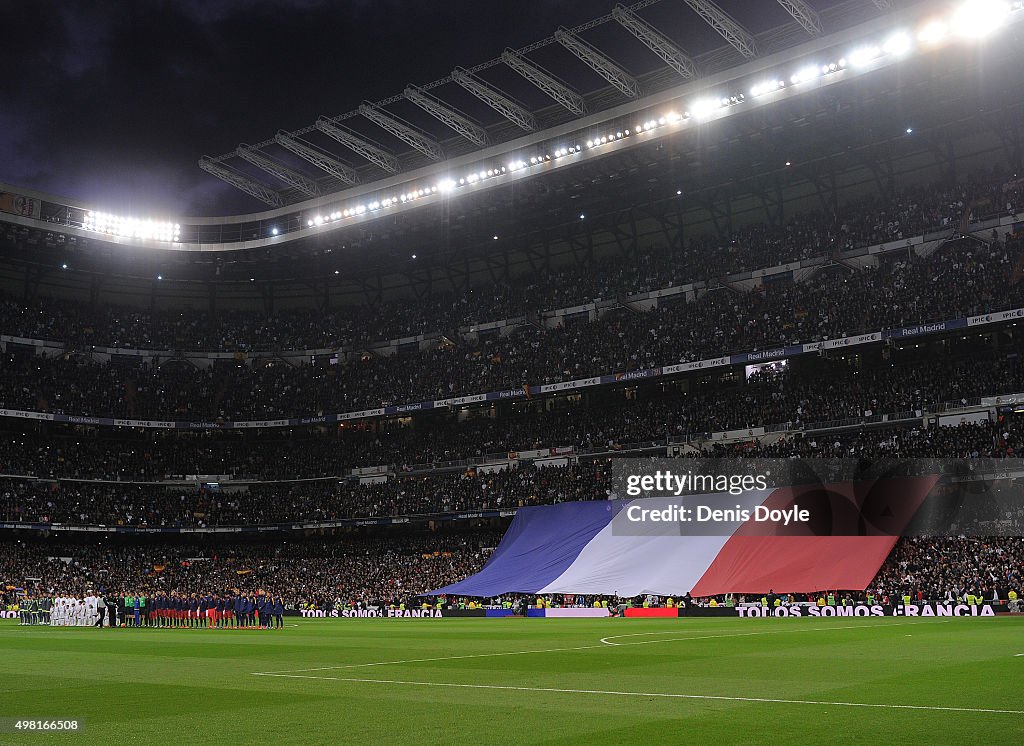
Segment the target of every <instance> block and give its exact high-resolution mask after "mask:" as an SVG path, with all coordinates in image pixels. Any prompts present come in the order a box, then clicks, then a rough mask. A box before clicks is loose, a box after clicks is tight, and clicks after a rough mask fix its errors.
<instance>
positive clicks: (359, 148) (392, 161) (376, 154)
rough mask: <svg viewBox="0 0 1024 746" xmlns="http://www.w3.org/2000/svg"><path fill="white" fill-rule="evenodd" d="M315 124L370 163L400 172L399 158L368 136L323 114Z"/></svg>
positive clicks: (391, 171)
mask: <svg viewBox="0 0 1024 746" xmlns="http://www.w3.org/2000/svg"><path fill="white" fill-rule="evenodd" d="M314 126H315V127H316V128H317V129H318V130H320V131H321V132H323V133H324V134H325V135H327V136H328V137H330V138H331V139H332V140H334V141H335V142H339V143H341V144H342V145H344V146H345V147H346V148H348V149H349V150H351V151H353V152H355V153H358V154H359V155H361V156H362V157H363V158H365V159H366V160H368V161H369V162H370V163H372V164H374V165H375V166H378V167H379V168H382V169H383V170H385V171H387V172H388V173H389V174H397V173H398V171H399V166H398V159H397V158H395V156H393V155H391V153H389V152H387V151H386V150H384V149H383V148H381V147H380V146H378V145H375V144H374V143H372V142H370V141H369V140H367V139H366V138H364V137H360V136H359V135H356V134H355V133H354V132H352V131H351V130H348V129H345V128H344V127H339V126H338V125H336V124H335V123H334V121H333V120H332V119H329V118H327V117H323V116H322V117H319V118H318V119H317V120H316V124H315V125H314Z"/></svg>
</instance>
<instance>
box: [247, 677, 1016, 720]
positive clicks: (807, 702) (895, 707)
mask: <svg viewBox="0 0 1024 746" xmlns="http://www.w3.org/2000/svg"><path fill="white" fill-rule="evenodd" d="M255 675H256V676H278V677H282V678H286V679H318V680H321V681H346V682H351V683H359V684H393V685H402V686H440V687H449V688H453V689H497V690H500V691H512V692H544V693H554V694H597V695H604V696H609V697H658V698H663V699H695V700H707V701H721V702H755V703H762V704H780V705H817V706H819V707H867V708H878V709H885V710H925V711H929V712H964V713H980V714H991V715H1024V710H996V709H989V708H983V707H943V706H939V705H896V704H881V703H877V702H830V701H828V700H816V699H774V698H768V697H726V696H721V695H715V694H677V693H674V692H620V691H615V690H608V689H562V688H556V687H542V686H503V685H501V684H454V683H448V682H443V681H405V680H402V679H357V678H346V677H339V676H303V675H299V674H288V673H257V674H255Z"/></svg>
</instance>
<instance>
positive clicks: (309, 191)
mask: <svg viewBox="0 0 1024 746" xmlns="http://www.w3.org/2000/svg"><path fill="white" fill-rule="evenodd" d="M235 153H236V154H237V155H238V157H239V158H242V159H243V160H246V161H249V163H251V164H252V165H254V166H256V167H257V168H261V169H263V170H264V171H266V172H267V173H268V174H270V175H271V176H276V177H277V178H278V179H280V180H281V181H283V182H284V183H285V184H287V185H288V186H290V187H294V188H295V189H298V190H299V191H300V192H302V193H303V194H305V195H308V196H310V197H317V196H319V195H320V187H319V186H317V183H316V182H315V181H313V180H312V179H309V178H307V177H305V176H303V175H302V174H300V173H299V172H298V171H294V170H292V169H290V168H288V167H287V166H282V165H281V164H280V163H278V162H277V161H275V160H272V159H271V158H268V157H267V156H265V155H264V154H263V153H261V152H259V151H258V150H256V148H253V147H250V146H249V145H246V144H245V143H242V144H241V145H239V146H238V148H237V149H236V150H235Z"/></svg>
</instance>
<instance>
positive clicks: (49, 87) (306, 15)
mask: <svg viewBox="0 0 1024 746" xmlns="http://www.w3.org/2000/svg"><path fill="white" fill-rule="evenodd" d="M758 1H759V3H761V4H762V6H764V4H765V3H764V0H758ZM670 4H671V5H670ZM722 4H723V5H724V6H726V7H727V8H728V7H729V3H725V2H723V3H722ZM736 4H737V3H735V2H734V3H732V5H736ZM614 5H615V0H519V1H518V2H508V1H507V0H501V1H497V0H495V1H493V2H487V1H486V0H479V1H477V2H470V1H469V0H456V1H455V2H436V1H433V0H427V1H426V2H408V1H406V0H353V1H350V2H328V1H327V0H290V1H289V2H271V1H270V0H174V1H173V2H171V1H163V2H160V1H150V2H143V1H142V0H138V1H135V0H120V1H119V2H89V1H88V0H73V1H72V2H69V1H66V0H65V1H64V2H53V1H50V0H39V1H37V2H22V3H20V4H18V5H16V6H15V5H14V4H12V3H8V4H7V7H6V8H5V10H4V26H5V29H4V31H5V33H4V44H3V48H2V51H0V62H2V65H0V69H2V72H0V181H2V182H5V183H8V184H13V185H16V186H23V187H28V188H33V189H38V190H42V191H45V192H50V193H53V194H56V195H61V196H67V197H71V198H75V199H78V200H81V201H83V202H85V203H86V204H88V205H90V206H94V207H95V208H96V209H102V210H106V211H110V212H115V213H119V214H134V215H138V216H147V217H148V216H152V217H167V218H177V217H180V216H186V215H204V214H205V215H219V214H230V213H237V212H249V211H254V210H258V209H260V208H261V205H260V203H256V202H254V201H253V200H252V199H250V198H249V197H248V196H246V195H244V194H242V193H241V192H239V191H238V190H236V189H234V188H233V187H230V186H228V185H226V184H223V183H222V182H220V181H219V180H218V179H216V178H214V177H213V176H210V175H208V174H206V173H205V172H203V171H202V170H200V169H199V167H198V166H197V165H196V161H197V160H198V158H199V157H200V156H201V155H204V154H206V155H219V154H221V153H224V152H228V151H230V150H233V149H234V148H235V146H236V145H237V144H238V143H240V142H258V141H260V140H263V139H266V138H269V137H272V136H273V134H274V133H275V132H276V131H277V130H278V129H281V128H284V129H295V128H298V127H302V126H305V125H308V124H311V123H312V122H313V121H314V120H315V119H316V117H317V116H318V115H320V114H328V115H336V114H340V113H343V112H347V111H349V110H351V109H354V108H356V107H357V106H358V105H359V103H360V102H361V101H362V100H364V99H365V100H371V101H376V100H380V99H382V98H386V97H388V96H391V95H394V94H398V93H400V92H401V91H402V89H403V88H404V87H405V85H406V84H407V83H418V84H422V83H426V82H429V81H431V80H435V79H437V78H441V77H444V76H446V75H447V74H448V73H450V72H451V70H452V68H453V67H455V66H456V65H461V66H465V67H471V66H473V65H475V64H478V63H480V62H484V61H486V60H489V59H492V58H494V57H497V56H498V55H500V53H501V51H502V49H504V48H505V47H506V46H511V47H521V46H523V45H526V44H529V43H531V42H534V41H537V40H538V39H541V38H543V37H546V36H549V35H550V34H551V33H552V32H553V31H554V30H555V29H556V28H557V27H558V26H559V25H565V26H573V25H576V24H578V23H581V22H584V21H587V20H589V19H591V18H594V17H597V16H600V15H603V14H605V13H607V12H609V11H610V10H611V8H612V7H613V6H614ZM768 5H770V6H773V8H774V11H775V12H776V14H775V15H773V16H771V17H770V18H769V19H768V20H769V21H774V22H781V21H783V20H785V16H784V15H783V16H780V15H778V13H781V11H780V10H779V8H778V5H777V4H776V3H769V4H768ZM659 6H665V7H663V8H660V10H657V12H662V13H669V12H671V13H679V14H687V13H689V11H688V10H687V9H686V8H685V5H684V4H683V3H682V2H681V0H666V2H663V3H660V4H659ZM657 8H658V6H656V9H657ZM690 19H695V16H690ZM691 22H692V21H691ZM693 25H694V27H695V29H696V30H697V31H699V32H700V33H701V34H702V35H703V36H704V41H705V43H706V44H712V45H713V46H717V45H718V44H720V43H721V40H717V37H715V36H714V34H713V32H712V33H711V34H710V38H709V37H708V32H709V29H708V28H707V27H706V26H705V27H703V28H698V27H700V23H699V22H694V23H693ZM695 51H699V50H695ZM358 161H359V159H358V158H357V157H353V162H358ZM266 178H267V181H268V182H271V183H272V182H273V180H272V179H271V178H270V177H266Z"/></svg>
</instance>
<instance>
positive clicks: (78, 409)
mask: <svg viewBox="0 0 1024 746" xmlns="http://www.w3.org/2000/svg"><path fill="white" fill-rule="evenodd" d="M1022 247H1024V240H1016V239H1010V240H1008V241H1006V242H1000V241H994V242H992V243H991V244H988V245H978V244H974V243H973V242H970V243H969V242H960V243H957V244H955V245H947V246H946V247H945V248H944V249H943V250H942V251H940V252H938V253H937V254H934V255H932V256H931V257H929V258H927V259H919V258H908V257H905V256H901V257H899V258H893V257H890V258H888V259H886V260H883V261H882V262H881V263H880V264H879V266H878V267H875V268H867V269H860V270H854V271H851V270H848V269H846V268H845V267H842V266H839V265H836V266H833V267H830V268H828V269H826V270H823V271H822V272H821V273H820V274H819V275H818V276H817V277H816V278H815V279H814V281H813V282H800V283H794V282H792V281H790V280H783V281H778V282H770V283H766V284H765V285H764V286H761V287H760V288H758V289H755V290H752V291H750V292H747V293H743V294H737V293H734V292H732V291H730V290H727V289H725V288H722V289H719V290H717V291H713V292H709V293H707V294H705V295H703V296H702V297H701V298H700V299H698V300H697V301H695V302H692V303H686V302H682V301H679V302H676V303H672V304H667V305H665V306H660V307H658V308H656V309H653V310H651V311H649V312H646V313H637V312H634V311H630V310H627V309H625V308H622V309H619V310H618V311H615V312H611V313H609V314H607V315H605V316H604V317H602V318H600V319H597V320H595V321H590V322H587V321H578V322H568V323H566V324H565V325H564V326H561V327H559V328H557V329H546V330H541V329H538V328H535V327H532V326H524V327H521V328H520V329H519V330H518V331H517V332H516V333H514V334H512V335H511V336H509V337H503V338H490V339H486V340H482V341H480V342H479V343H478V344H476V345H469V344H468V343H467V344H460V345H452V344H448V343H445V344H444V345H442V346H440V347H438V348H436V349H432V350H427V351H423V352H418V353H405V354H398V355H394V356H388V357H377V356H372V355H371V356H365V357H364V358H362V359H359V360H354V361H351V362H339V363H337V364H330V363H329V362H325V363H324V364H316V365H314V364H302V365H298V366H292V365H290V364H287V363H283V362H281V361H272V362H268V363H265V364H260V365H254V366H249V365H246V364H243V363H238V362H234V361H220V362H218V364H215V365H213V366H211V367H209V368H206V369H198V368H196V367H195V366H194V365H192V364H191V363H190V362H188V361H187V360H186V359H183V358H171V359H168V360H164V361H152V362H151V361H149V360H144V359H139V358H123V357H122V358H118V359H117V360H116V361H112V362H109V363H100V362H96V361H94V360H93V359H92V358H91V357H90V356H88V355H74V354H68V355H65V356H63V357H60V358H56V359H50V358H43V357H39V356H36V355H35V354H34V350H33V351H28V352H26V353H15V352H11V348H10V346H9V351H8V354H7V355H5V356H4V357H3V358H2V361H0V362H2V365H0V374H2V375H0V407H3V408H9V409H27V410H41V411H47V412H55V413H63V414H72V415H88V416H111V417H118V418H123V417H132V418H147V419H159V420H171V419H185V420H188V419H192V420H201V419H207V420H209V419H218V418H221V419H226V420H247V419H278V418H286V417H299V416H316V415H322V414H324V413H331V412H345V411H353V410H361V409H367V408H372V407H378V406H381V405H382V404H396V403H403V402H414V401H423V400H425V399H434V398H448V397H454V396H460V395H466V394H474V393H482V392H484V391H499V390H508V389H521V388H522V386H523V385H524V384H534V385H535V384H544V383H552V382H558V381H562V380H571V379H575V378H584V377H589V376H594V375H600V374H604V373H612V372H619V371H629V370H640V369H645V368H651V367H658V366H662V365H669V364H673V363H678V362H687V361H692V360H700V359H706V358H711V357H718V356H720V355H723V354H725V353H728V352H740V351H745V350H759V349H765V348H769V347H772V346H777V345H782V344H795V343H806V342H815V341H820V340H824V339H831V338H836V337H841V336H844V335H851V334H855V333H859V332H870V331H878V330H880V329H888V328H897V327H901V326H906V325H910V324H917V323H924V322H930V321H937V320H945V319H950V318H955V317H962V316H968V315H974V314H981V313H986V312H989V311H992V310H996V309H1002V308H1006V307H1011V306H1012V307H1016V306H1020V305H1024V297H1022V293H1021V288H1022V285H1021V284H1020V283H1017V282H1016V279H1015V273H1014V269H1015V267H1016V266H1017V263H1018V261H1019V260H1020V254H1021V251H1020V250H1021V248H1022Z"/></svg>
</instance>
